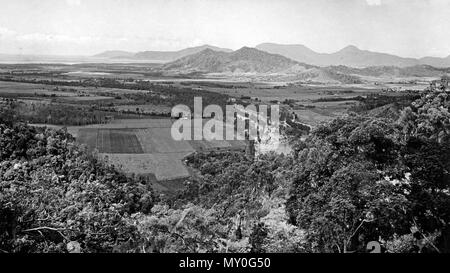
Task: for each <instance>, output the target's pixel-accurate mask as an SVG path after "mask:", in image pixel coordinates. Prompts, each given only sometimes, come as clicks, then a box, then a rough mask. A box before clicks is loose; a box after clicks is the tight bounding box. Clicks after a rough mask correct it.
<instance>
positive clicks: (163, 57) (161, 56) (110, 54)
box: [93, 45, 232, 62]
mask: <svg viewBox="0 0 450 273" xmlns="http://www.w3.org/2000/svg"><path fill="white" fill-rule="evenodd" d="M205 49H212V50H215V51H223V52H231V51H232V50H231V49H226V48H220V47H216V46H210V45H202V46H197V47H190V48H186V49H182V50H178V51H142V52H137V53H133V52H128V51H121V50H113V51H105V52H103V53H100V54H97V55H94V56H93V57H95V58H107V59H131V60H149V61H164V62H170V61H174V60H177V59H179V58H183V57H185V56H188V55H192V54H195V53H198V52H200V51H202V50H205Z"/></svg>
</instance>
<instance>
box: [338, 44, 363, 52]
mask: <svg viewBox="0 0 450 273" xmlns="http://www.w3.org/2000/svg"><path fill="white" fill-rule="evenodd" d="M354 51H361V49H359V48H358V47H356V46H354V45H349V46H346V47H344V48H343V49H341V50H340V51H339V52H354Z"/></svg>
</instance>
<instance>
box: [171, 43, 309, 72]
mask: <svg viewBox="0 0 450 273" xmlns="http://www.w3.org/2000/svg"><path fill="white" fill-rule="evenodd" d="M308 68H312V66H310V65H306V64H301V63H298V62H296V61H293V60H291V59H288V58H286V57H283V56H281V55H276V54H270V53H266V52H263V51H260V50H257V49H254V48H249V47H243V48H241V49H239V50H237V51H234V52H229V53H228V52H219V51H214V50H211V49H206V50H203V51H201V52H199V53H197V54H193V55H189V56H186V57H183V58H181V59H179V60H176V61H174V62H171V63H169V64H166V65H164V66H163V69H164V70H169V71H178V72H205V73H282V72H294V71H304V70H306V69H308Z"/></svg>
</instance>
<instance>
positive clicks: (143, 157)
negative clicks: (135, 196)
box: [68, 119, 246, 181]
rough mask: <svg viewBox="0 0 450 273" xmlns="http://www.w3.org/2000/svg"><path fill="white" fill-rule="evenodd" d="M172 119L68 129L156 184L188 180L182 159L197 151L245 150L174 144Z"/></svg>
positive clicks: (233, 144) (238, 144) (230, 145)
mask: <svg viewBox="0 0 450 273" xmlns="http://www.w3.org/2000/svg"><path fill="white" fill-rule="evenodd" d="M171 127H172V120H170V119H139V120H115V121H113V122H112V123H110V124H99V125H89V126H83V127H69V128H68V131H69V132H71V133H72V134H73V135H74V136H75V137H76V138H77V141H78V142H79V143H81V144H84V145H86V146H87V147H88V149H90V150H97V151H98V154H99V156H101V157H102V158H103V159H105V160H106V161H107V162H108V163H109V164H112V165H114V166H115V167H117V168H119V169H121V170H123V171H124V172H125V173H130V174H137V175H154V176H155V178H156V180H157V181H169V180H176V179H180V178H185V177H188V176H189V175H190V174H189V171H188V170H187V168H186V166H185V165H184V163H183V160H184V158H185V157H186V156H188V155H189V154H191V153H193V152H196V151H211V150H222V149H226V150H230V149H234V150H245V147H246V143H245V141H226V140H223V141H217V140H214V141H207V140H200V141H195V140H192V141H175V140H173V139H172V136H171Z"/></svg>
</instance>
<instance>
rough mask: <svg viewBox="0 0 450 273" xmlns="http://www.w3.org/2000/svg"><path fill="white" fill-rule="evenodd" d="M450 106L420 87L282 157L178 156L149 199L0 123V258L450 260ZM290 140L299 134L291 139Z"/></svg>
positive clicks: (79, 155) (37, 133)
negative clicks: (374, 252) (289, 255)
mask: <svg viewBox="0 0 450 273" xmlns="http://www.w3.org/2000/svg"><path fill="white" fill-rule="evenodd" d="M449 106H450V97H449V94H448V93H445V92H424V94H423V96H422V97H421V98H419V99H417V100H415V101H414V102H413V103H412V104H411V105H410V106H408V107H406V108H404V109H403V110H402V111H401V114H400V117H399V118H398V119H396V120H393V119H388V118H378V117H371V116H367V115H358V114H349V115H347V116H344V117H341V118H337V119H335V120H333V121H331V122H329V123H325V124H322V125H320V126H319V127H318V128H316V129H315V130H314V131H313V132H312V133H311V135H310V136H309V137H308V138H307V139H306V140H305V141H301V140H297V141H295V145H294V147H295V149H294V152H293V153H292V155H290V156H283V155H274V154H269V155H264V156H261V157H260V158H258V160H256V161H255V160H252V159H251V158H247V157H246V156H245V155H244V154H241V153H237V152H224V153H213V154H209V155H206V154H197V155H193V156H191V157H189V158H187V163H188V164H189V165H190V166H191V167H192V168H193V170H194V171H195V172H196V173H195V175H194V176H193V178H191V179H188V180H187V181H186V186H185V189H184V190H182V191H181V192H179V193H178V195H177V196H175V197H164V196H160V197H158V198H156V197H155V194H154V193H153V192H152V190H151V188H150V187H149V185H148V184H147V183H146V181H145V180H142V179H136V178H129V177H125V176H124V175H123V174H121V173H119V172H117V171H116V170H114V168H112V167H108V166H106V165H104V164H103V163H102V162H99V161H97V160H96V158H95V157H93V156H91V155H89V154H87V153H86V152H85V151H84V150H83V149H82V148H79V147H77V146H76V145H75V144H74V142H73V139H72V138H71V137H70V136H69V135H68V134H67V133H65V132H64V131H53V130H50V129H42V128H31V127H28V126H26V125H24V124H20V123H15V122H13V121H11V120H10V119H9V118H8V116H9V115H8V111H7V109H6V110H3V111H2V113H1V114H2V115H1V116H0V160H1V162H0V177H1V181H0V210H1V213H0V250H1V251H2V252H78V251H81V252H112V251H121V252H144V251H145V252H147V253H149V252H258V253H259V252H341V253H342V252H368V251H369V250H367V247H366V246H367V243H368V242H371V241H378V242H379V243H380V244H381V250H382V251H383V252H421V253H424V252H447V253H448V252H450V226H449V225H450V211H449V209H448V208H449V207H450V193H449V192H450V175H449V173H450V113H449ZM299 139H300V138H299Z"/></svg>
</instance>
